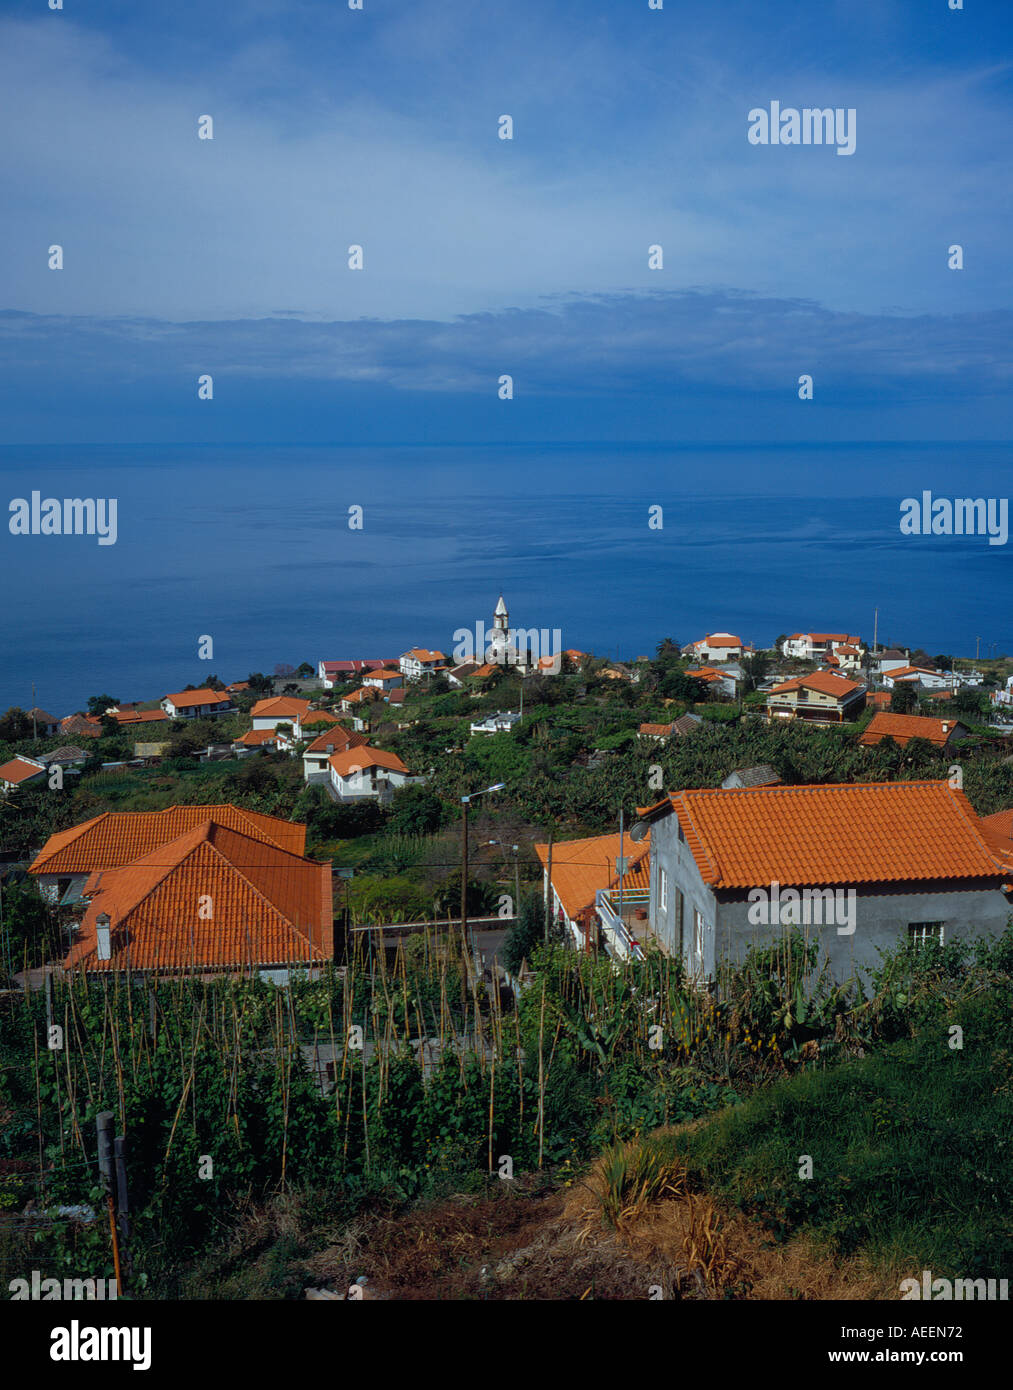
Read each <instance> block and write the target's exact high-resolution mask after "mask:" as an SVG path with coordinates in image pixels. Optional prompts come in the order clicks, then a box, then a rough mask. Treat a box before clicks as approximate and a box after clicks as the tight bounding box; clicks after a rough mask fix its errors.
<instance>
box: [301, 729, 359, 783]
mask: <svg viewBox="0 0 1013 1390" xmlns="http://www.w3.org/2000/svg"><path fill="white" fill-rule="evenodd" d="M368 742H369V740H368V739H367V738H366V736H365V734H356V733H352V732H351V731H350V730H349V729H344V728H342V727H341V726H340V725H336V726H335V727H334V728H332V729H327V730H326V731H325V732H324V733H322V734H318V735H317V737H316V738H315V739H314V740H313V742H312V743H310V744H307V746H306V747H305V748H304V749H303V755H302V771H303V781H304V782H327V781H329V780H330V768H329V762H330V759H331V758H332V757H333V756H334V754H335V753H347V752H348V750H349V749H350V748H364V747H366V745H367V744H368Z"/></svg>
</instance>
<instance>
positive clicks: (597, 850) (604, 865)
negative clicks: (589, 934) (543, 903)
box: [534, 834, 651, 921]
mask: <svg viewBox="0 0 1013 1390" xmlns="http://www.w3.org/2000/svg"><path fill="white" fill-rule="evenodd" d="M620 838H621V837H620V836H619V835H595V836H594V837H593V838H592V839H590V840H563V841H561V842H560V843H558V844H554V845H553V846H552V886H553V888H554V889H555V891H556V896H557V897H558V898H559V901H560V902H561V903H562V905H563V910H564V911H565V913H566V915H567V917H569V918H570V919H571V921H573V920H575V919H576V918H577V917H578V916H579V915H580V914H582V913H587V912H590V911H593V910H594V895H595V893H596V892H597V891H598V890H599V889H600V888H612V887H615V886H617V884H618V878H617V875H616V861H617V860H618V858H619V853H620ZM534 848H535V853H536V854H537V855H538V858H539V859H540V860H541V862H542V864H543V865H544V866H546V867H547V866H548V859H549V847H548V845H535V847H534ZM650 848H651V837H650V834H647V835H645V836H644V838H643V839H642V840H631V839H630V837H629V835H626V836H623V837H622V852H623V854H624V855H625V856H626V858H627V860H628V861H629V863H628V867H627V872H626V876H625V878H624V879H623V887H624V888H648V887H650V878H649V875H650V857H649V855H650Z"/></svg>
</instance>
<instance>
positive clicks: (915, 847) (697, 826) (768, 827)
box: [638, 782, 999, 888]
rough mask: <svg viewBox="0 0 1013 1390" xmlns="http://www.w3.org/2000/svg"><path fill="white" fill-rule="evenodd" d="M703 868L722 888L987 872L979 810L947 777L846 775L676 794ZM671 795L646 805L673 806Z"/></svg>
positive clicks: (991, 870)
mask: <svg viewBox="0 0 1013 1390" xmlns="http://www.w3.org/2000/svg"><path fill="white" fill-rule="evenodd" d="M667 802H668V803H669V804H670V808H671V810H673V811H674V813H675V814H676V815H677V816H678V818H679V825H680V827H681V829H682V832H683V834H684V835H685V838H686V843H687V844H688V846H689V848H690V851H691V852H692V854H693V858H694V859H695V860H696V863H697V867H698V868H699V870H700V874H701V876H702V877H703V879H704V881H705V882H706V883H709V884H711V885H712V886H713V887H715V888H750V887H755V886H757V885H760V884H765V883H775V882H776V883H780V884H786V885H790V884H798V885H807V884H813V885H819V886H822V887H829V886H832V885H835V884H847V883H869V882H879V883H893V882H910V881H912V880H917V881H927V880H938V879H951V878H971V879H987V878H992V877H995V876H996V875H997V874H998V872H999V871H998V869H997V866H996V863H995V860H994V858H993V856H992V854H991V853H990V852H989V848H988V846H987V844H986V842H985V840H984V837H983V834H982V831H981V827H980V823H979V821H978V817H977V816H976V815H975V813H974V809H973V807H972V806H971V803H970V802H969V801H968V800H967V798H966V796H965V795H964V793H963V792H960V791H957V790H955V789H954V788H952V787H950V786H949V785H948V784H947V783H946V782H845V783H835V784H828V785H821V786H802V787H767V788H755V789H749V790H741V791H740V790H727V791H726V790H716V791H715V790H705V791H683V792H679V793H672V794H671V795H670V796H669V797H668V798H667ZM668 809H669V806H667V805H666V802H665V801H662V802H658V803H656V804H655V806H653V807H645V808H643V810H639V811H638V813H639V814H641V815H648V814H651V813H654V814H657V813H658V812H659V811H664V812H666V813H667V811H668Z"/></svg>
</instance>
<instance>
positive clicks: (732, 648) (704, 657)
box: [682, 632, 750, 665]
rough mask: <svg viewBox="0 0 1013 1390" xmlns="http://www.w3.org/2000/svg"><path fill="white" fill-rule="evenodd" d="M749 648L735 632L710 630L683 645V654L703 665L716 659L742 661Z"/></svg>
mask: <svg viewBox="0 0 1013 1390" xmlns="http://www.w3.org/2000/svg"><path fill="white" fill-rule="evenodd" d="M749 650H750V648H748V647H746V646H744V645H743V642H742V638H741V637H736V636H735V634H734V633H733V632H708V633H707V635H706V637H701V638H700V639H699V640H698V641H696V642H690V644H689V646H687V647H683V649H682V654H683V656H690V657H692V658H693V659H694V660H696V661H699V662H700V663H701V664H702V665H710V664H711V663H712V662H714V661H741V659H742V656H743V654H744V653H746V652H748V651H749Z"/></svg>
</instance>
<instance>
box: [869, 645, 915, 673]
mask: <svg viewBox="0 0 1013 1390" xmlns="http://www.w3.org/2000/svg"><path fill="white" fill-rule="evenodd" d="M907 664H908V654H907V652H906V651H902V650H901V648H900V647H887V648H886V650H885V651H882V652H877V653H876V655H875V657H874V658H873V666H874V670H875V673H876V675H877V676H885V675H886V674H887V672H888V671H899V670H900V668H901V667H902V666H906V665H907Z"/></svg>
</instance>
